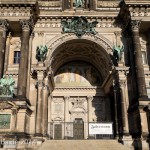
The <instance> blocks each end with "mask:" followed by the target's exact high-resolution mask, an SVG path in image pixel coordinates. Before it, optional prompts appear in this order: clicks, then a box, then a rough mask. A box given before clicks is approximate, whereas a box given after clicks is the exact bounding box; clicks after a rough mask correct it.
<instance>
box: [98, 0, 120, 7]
mask: <svg viewBox="0 0 150 150" xmlns="http://www.w3.org/2000/svg"><path fill="white" fill-rule="evenodd" d="M119 3H120V2H119V1H107V0H103V1H101V0H98V1H97V7H98V8H99V7H119Z"/></svg>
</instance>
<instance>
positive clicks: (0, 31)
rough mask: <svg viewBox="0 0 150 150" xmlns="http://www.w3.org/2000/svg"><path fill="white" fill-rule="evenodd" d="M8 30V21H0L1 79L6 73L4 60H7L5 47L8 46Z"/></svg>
mask: <svg viewBox="0 0 150 150" xmlns="http://www.w3.org/2000/svg"><path fill="white" fill-rule="evenodd" d="M7 29H8V23H7V21H6V20H0V78H2V76H3V73H4V58H5V46H6V31H7Z"/></svg>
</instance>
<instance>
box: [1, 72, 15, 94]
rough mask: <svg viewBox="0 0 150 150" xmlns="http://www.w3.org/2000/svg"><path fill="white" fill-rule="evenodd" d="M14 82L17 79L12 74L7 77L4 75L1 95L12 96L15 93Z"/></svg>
mask: <svg viewBox="0 0 150 150" xmlns="http://www.w3.org/2000/svg"><path fill="white" fill-rule="evenodd" d="M14 84H15V80H14V79H13V78H12V76H8V77H6V76H5V75H4V76H3V78H1V79H0V95H1V96H11V97H12V96H13V94H14Z"/></svg>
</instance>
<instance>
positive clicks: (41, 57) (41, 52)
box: [36, 45, 48, 62]
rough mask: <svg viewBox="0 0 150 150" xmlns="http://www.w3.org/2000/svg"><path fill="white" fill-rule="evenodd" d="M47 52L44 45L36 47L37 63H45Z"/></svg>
mask: <svg viewBox="0 0 150 150" xmlns="http://www.w3.org/2000/svg"><path fill="white" fill-rule="evenodd" d="M47 52H48V48H47V46H46V45H45V46H43V45H40V46H37V49H36V59H37V60H38V62H44V61H45V59H46V55H47Z"/></svg>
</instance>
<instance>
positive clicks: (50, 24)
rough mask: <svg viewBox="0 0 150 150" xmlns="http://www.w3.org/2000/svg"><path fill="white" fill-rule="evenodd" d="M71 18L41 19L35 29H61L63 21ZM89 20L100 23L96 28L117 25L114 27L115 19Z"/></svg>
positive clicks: (90, 18)
mask: <svg viewBox="0 0 150 150" xmlns="http://www.w3.org/2000/svg"><path fill="white" fill-rule="evenodd" d="M70 18H72V17H71V16H70V17H65V18H64V17H62V18H60V17H59V18H58V17H53V18H45V17H43V18H40V20H38V22H37V23H36V25H35V27H36V28H61V20H62V19H63V20H64V19H67V20H69V19H70ZM86 18H87V19H89V20H90V22H91V21H95V20H97V21H98V24H97V26H96V28H115V27H116V25H114V21H115V19H114V17H107V18H106V17H94V16H91V17H86Z"/></svg>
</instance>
